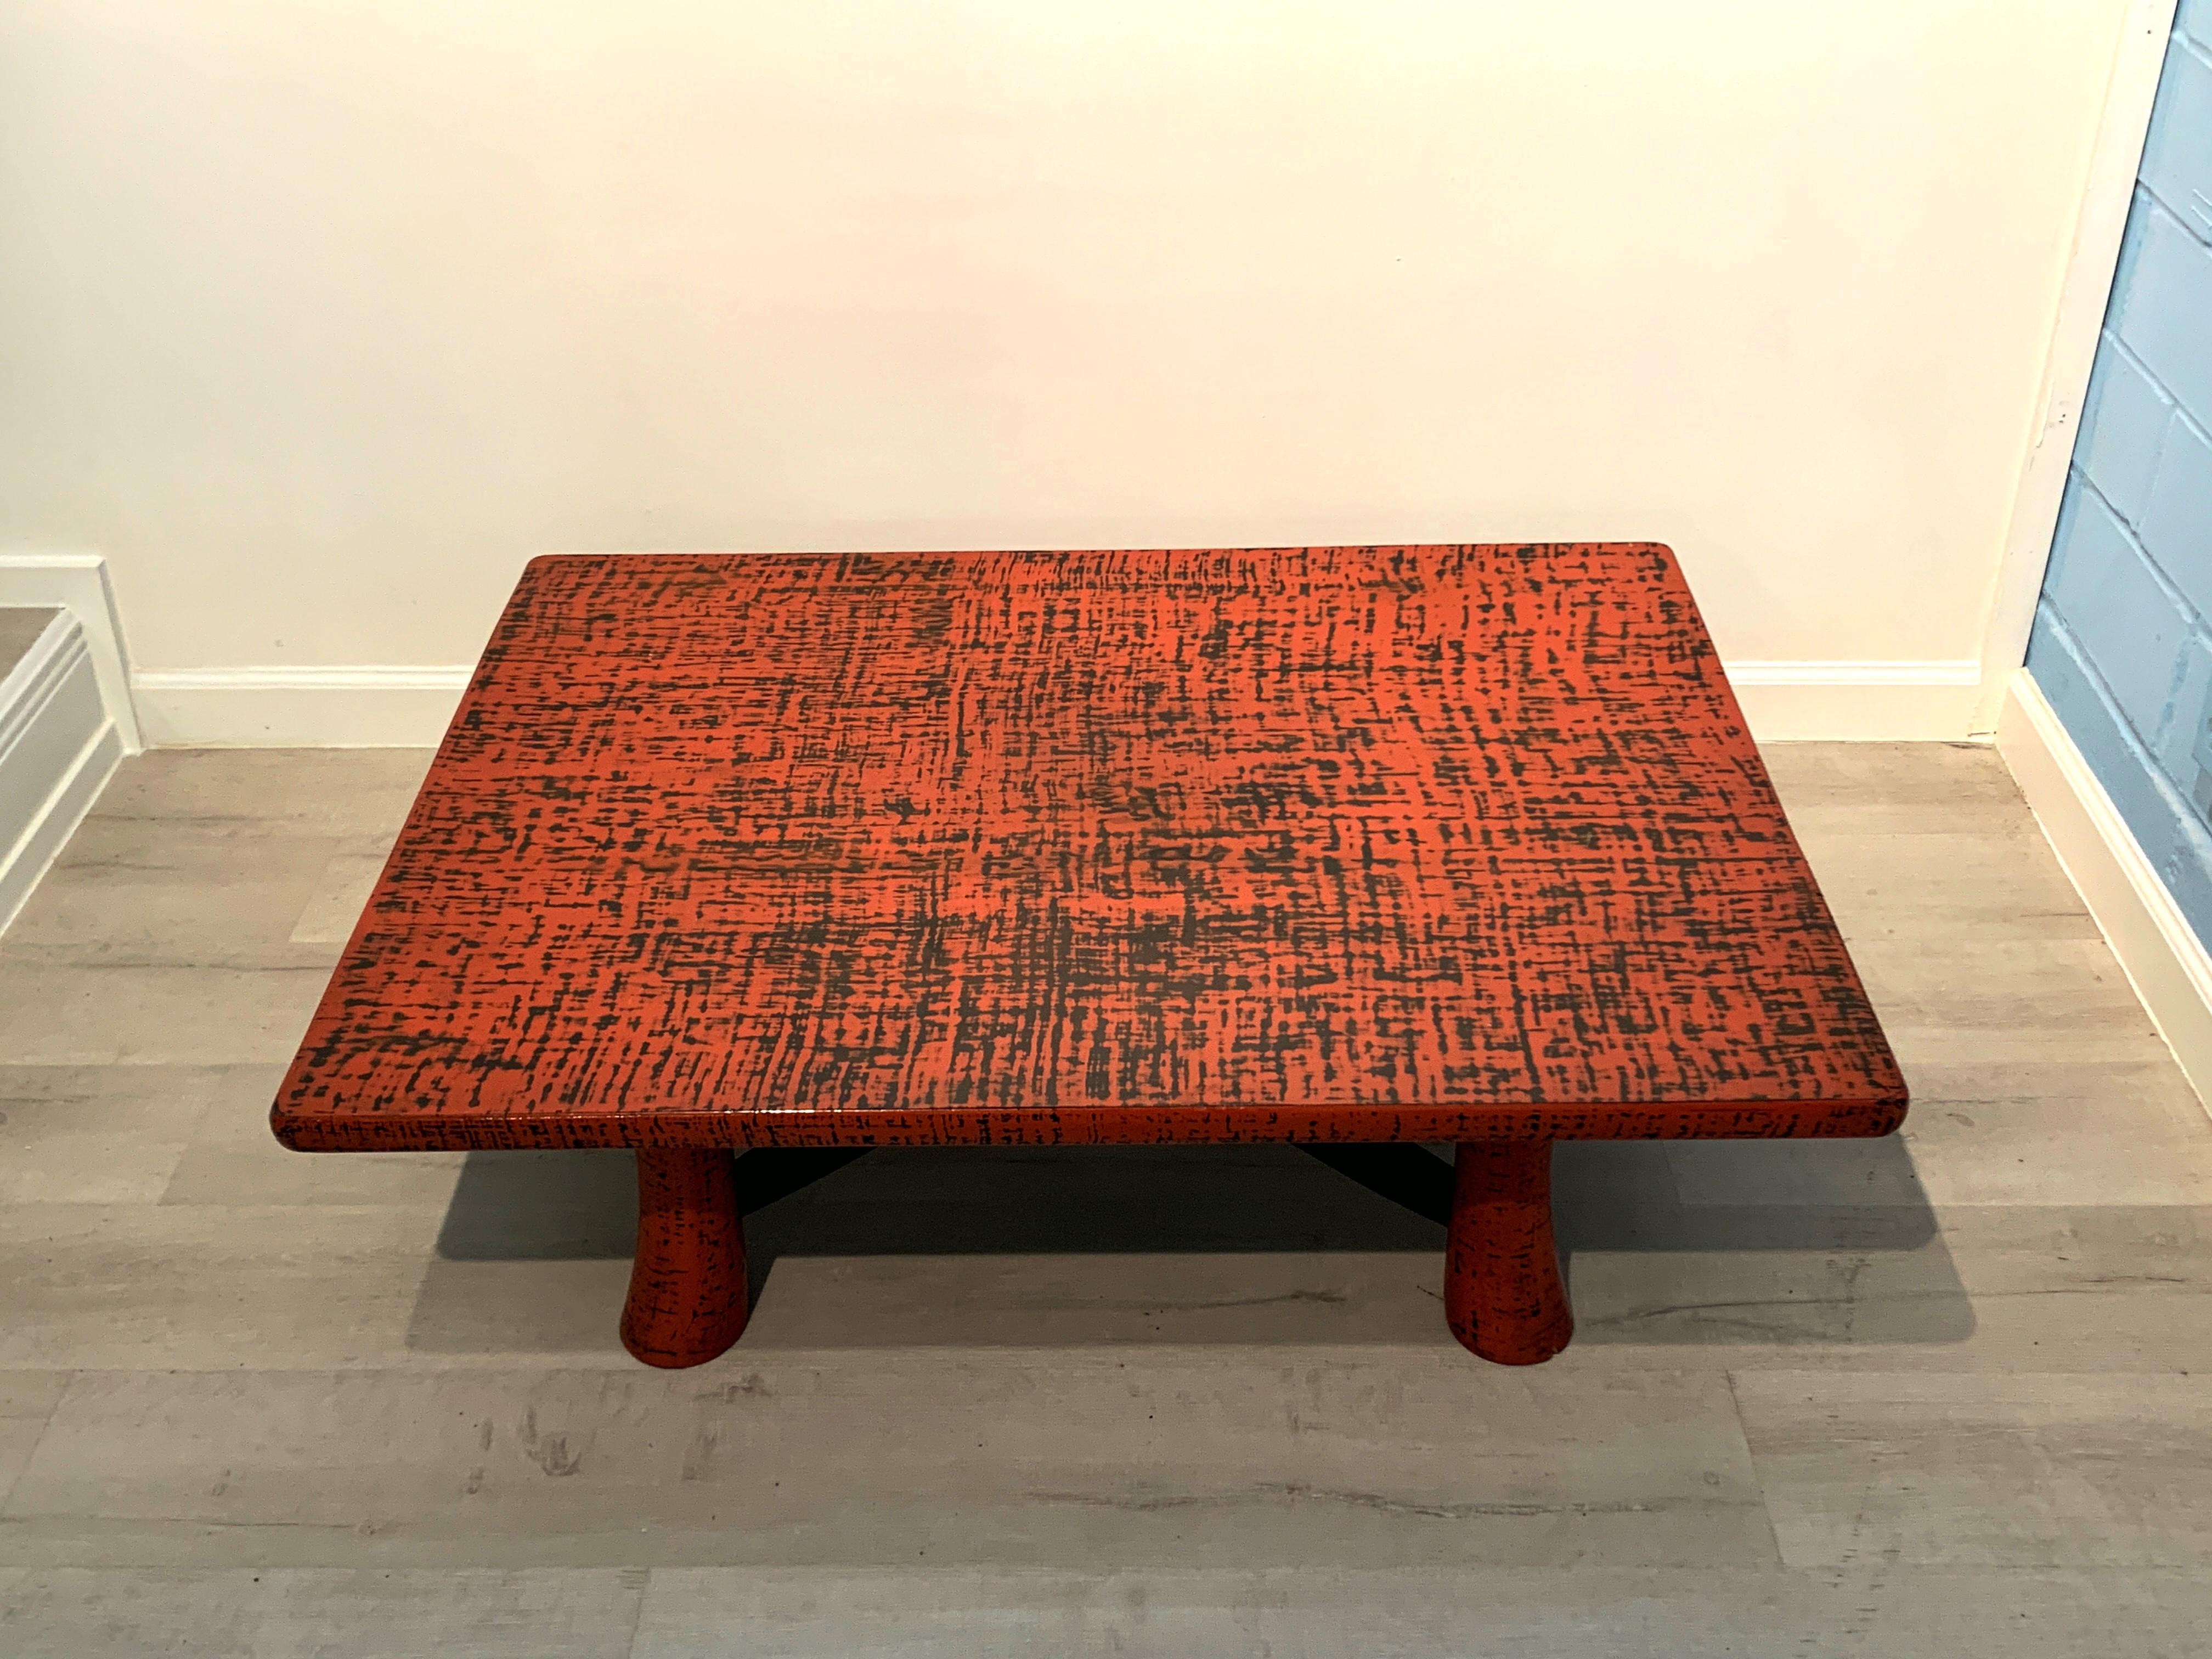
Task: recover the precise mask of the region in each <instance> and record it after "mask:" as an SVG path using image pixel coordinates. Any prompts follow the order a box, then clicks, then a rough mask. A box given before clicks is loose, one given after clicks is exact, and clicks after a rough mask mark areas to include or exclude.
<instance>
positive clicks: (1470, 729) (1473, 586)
mask: <svg viewBox="0 0 2212 1659" xmlns="http://www.w3.org/2000/svg"><path fill="white" fill-rule="evenodd" d="M1904 1115H1905V1085H1904V1083H1903V1080H1902V1079H1901V1078H1900V1077H1899V1073H1898V1070H1897V1066H1896V1064H1895V1062H1894V1061H1893V1060H1892V1058H1891V1055H1890V1052H1889V1048H1888V1046H1887V1043H1885V1042H1884V1041H1883V1039H1882V1035H1881V1027H1880V1025H1879V1024H1877V1022H1876V1020H1875V1015H1874V1012H1873V1010H1872V1009H1871V1008H1870V1007H1869V1005H1868V1001H1867V998H1866V994H1865V992H1864V991H1863V988H1862V987H1861V986H1860V984H1859V980H1858V976H1857V974H1856V973H1855V972H1854V971H1853V969H1852V967H1851V963H1850V957H1849V956H1848V955H1847V954H1846V952H1845V951H1844V945H1843V941H1842V939H1840V938H1839V937H1838V934H1837V932H1836V927H1835V924H1834V922H1833V921H1832V920H1831V919H1830V917H1829V915H1828V910H1827V908H1826V904H1825V903H1824V902H1822V900H1821V897H1820V889H1819V888H1818V886H1817V885H1816V884H1814V879H1813V876H1812V872H1810V871H1809V870H1808V868H1807V867H1806V864H1805V860H1804V857H1803V855H1802V854H1801V853H1800V852H1799V851H1798V848H1797V845H1796V841H1795V840H1794V839H1793V837H1792V836H1791V835H1790V826H1789V824H1788V823H1787V822H1786V821H1785V819H1784V817H1783V812H1782V808H1781V805H1780V804H1779V803H1778V801H1777V800H1776V799H1775V795H1774V790H1773V787H1772V786H1771V784H1770V783H1769V781H1767V776H1766V773H1765V769H1764V768H1763V767H1762V766H1761V764H1760V763H1759V755H1758V753H1757V751H1756V750H1754V749H1753V745H1752V742H1751V738H1749V736H1748V735H1747V733H1746V732H1745V730H1744V726H1743V720H1742V717H1741V714H1739V713H1738V711H1737V708H1736V706H1735V699H1734V697H1733V696H1731V695H1730V693H1729V687H1728V684H1727V682H1726V680H1725V679H1724V678H1723V676H1722V673H1721V669H1720V665H1719V663H1718V662H1717V659H1715V657H1714V654H1713V650H1712V647H1711V642H1710V641H1708V639H1707V638H1706V635H1705V628H1704V625H1703V623H1701V622H1700V621H1699V616H1698V612H1697V608H1696V606H1695V605H1694V604H1693V603H1692V600H1691V598H1690V593H1689V590H1688V589H1687V587H1686V586H1685V585H1684V583H1683V580H1682V577H1681V574H1680V571H1679V570H1678V569H1677V568H1676V567H1675V563H1674V557H1673V556H1672V555H1671V554H1670V553H1669V552H1668V550H1666V549H1665V548H1663V547H1657V546H1652V545H1645V544H1635V545H1607V546H1589V545H1579V544H1577V545H1550V546H1503V547H1466V546H1426V547H1379V548H1348V547H1309V548H1279V549H1271V550H1203V551H1179V552H1159V551H1151V552H1081V553H1068V552H1061V553H1053V552H1038V553H955V554H943V553H923V554H902V555H883V554H842V555H803V556H802V555H763V556H680V557H678V556H657V555H654V556H645V555H632V556H611V557H569V558H545V559H538V560H535V561H533V562H532V563H531V565H530V567H529V568H528V570H527V571H526V574H524V576H523V578H522V580H521V583H520V586H518V587H517V588H516V589H515V592H514V596H513V599H511V600H510V601H509V602H508V604H507V610H506V612H505V614H504V615H503V616H502V617H501V619H500V622H499V625H498V628H497V629H496V631H495V634H494V635H493V637H492V641H491V643H490V646H489V648H488V649H487V650H486V651H485V653H484V657H483V663H482V664H481V665H479V666H478V668H477V671H476V674H475V677H474V678H473V679H472V680H471V683H470V685H469V689H468V692H467V695H466V696H465V697H464V699H463V700H462V702H461V707H460V710H459V714H457V715H456V716H455V718H454V720H453V727H452V729H451V730H450V731H449V732H447V736H446V739H445V742H444V744H442V746H441V748H440V749H439V750H438V754H437V757H436V759H435V761H434V762H433V763H431V767H430V770H429V774H428V777H427V778H426V780H425V781H424V782H423V786H422V794H421V796H420V798H419V799H417V800H416V803H415V806H414V809H413V811H411V812H410V814H409V816H408V819H407V823H406V826H405V828H404V829H402V830H401V832H400V835H399V838H398V844H397V845H396V846H395V847H394V848H393V850H392V857H391V861H390V862H389V863H388V864H387V865H386V867H385V870H384V873H383V877H382V878H381V879H380V881H379V882H378V884H377V886H376V890H375V892H374V896H372V897H371V898H370V900H369V902H368V908H367V909H366V910H365V912H364V913H363V915H362V919H361V922H360V925H359V926H358V927H356V929H355V931H354V934H353V937H352V939H351V940H350V941H349V943H348V945H347V946H346V949H345V953H344V956H343V959H342V960H341V961H340V963H339V964H338V967H337V972H336V973H335V975H333V976H332V978H331V984H330V987H329V989H328V990H327V991H326V992H325V994H324V997H323V1000H322V1003H321V1006H319V1008H318V1009H317V1011H316V1013H315V1016H314V1019H313V1024H311V1025H310V1026H309V1028H308V1030H307V1036H306V1039H305V1041H304V1042H303V1043H302V1045H301V1049H300V1053H299V1056H298V1058H297V1059H296V1060H295V1061H294V1062H293V1065H292V1068H291V1071H290V1073H289V1076H288V1077H287V1078H286V1079H285V1081H284V1085H283V1091H282V1093H281V1095H280V1096H279V1097H278V1100H277V1103H276V1109H275V1113H274V1115H273V1123H274V1127H275V1129H276V1135H277V1138H278V1139H281V1140H282V1141H283V1143H284V1144H285V1145H286V1146H293V1147H297V1148H300V1149H301V1150H303V1151H310V1152H345V1151H391V1150H394V1149H404V1148H458V1147H466V1148H477V1147H547V1146H628V1147H634V1148H635V1149H636V1152H637V1167H638V1183H639V1191H640V1194H641V1215H640V1218H639V1223H638V1244H637V1258H636V1264H635V1268H634V1269H633V1273H632V1278H631V1281H630V1291H629V1304H628V1305H627V1307H626V1308H625V1309H624V1310H623V1322H622V1334H623V1341H624V1343H625V1344H627V1345H628V1346H629V1351H630V1352H632V1353H634V1354H635V1355H636V1356H637V1357H638V1358H640V1359H642V1360H645V1361H646V1362H647V1363H648V1364H656V1365H693V1364H699V1363H700V1362H701V1361H702V1360H707V1359H710V1358H713V1357H714V1356H715V1355H716V1354H718V1353H720V1352H722V1350H723V1349H725V1348H726V1347H727V1346H729V1345H730V1344H731V1343H732V1341H734V1340H736V1339H737V1336H738V1332H739V1331H740V1330H741V1329H742V1328H744V1322H745V1314H746V1299H745V1298H746V1291H745V1274H744V1240H743V1231H742V1226H741V1223H740V1220H739V1216H738V1200H737V1194H736V1187H735V1182H734V1175H733V1162H732V1157H731V1152H732V1149H744V1148H752V1147H798V1146H808V1147H867V1146H946V1145H983V1144H993V1145H996V1144H1004V1143H1010V1142H1026V1143H1050V1144H1059V1143H1067V1144H1085V1145H1091V1144H1098V1143H1117V1144H1127V1143H1138V1142H1170V1141H1173V1142H1203V1141H1255V1140H1281V1141H1295V1142H1304V1143H1308V1144H1316V1143H1345V1142H1378V1141H1451V1142H1455V1143H1456V1144H1457V1146H1458V1153H1457V1164H1456V1176H1455V1184H1454V1188H1453V1200H1452V1207H1451V1218H1450V1224H1449V1234H1448V1239H1449V1242H1448V1245H1447V1250H1446V1255H1445V1267H1444V1286H1445V1298H1444V1304H1445V1312H1446V1316H1447V1318H1448V1320H1449V1324H1450V1327H1451V1330H1452V1333H1453V1334H1454V1335H1455V1336H1456V1337H1457V1338H1458V1339H1459V1340H1461V1341H1462V1342H1463V1343H1465V1344H1466V1345H1467V1346H1468V1347H1470V1348H1472V1349H1473V1350H1474V1352H1476V1353H1478V1354H1480V1355H1482V1356H1484V1357H1485V1358H1490V1359H1495V1360H1500V1361H1504V1362H1506V1363H1509V1364H1528V1363H1532V1362H1534V1361H1537V1360H1541V1359H1545V1358H1549V1357H1550V1356H1551V1355H1553V1354H1554V1353H1556V1352H1559V1349H1560V1348H1561V1347H1563V1346H1565V1343H1566V1341H1567V1339H1568V1336H1569V1334H1570V1333H1571V1328H1572V1319H1571V1315H1570V1314H1569V1311H1568V1308H1567V1303H1566V1297H1565V1291H1564V1290H1563V1288H1562V1286H1561V1284H1560V1280H1559V1262H1558V1258H1557V1255H1555V1253H1554V1250H1553V1239H1552V1216H1551V1196H1550V1183H1551V1155H1552V1143H1553V1141H1554V1140H1558V1139H1643V1138H1650V1137H1704V1136H1778V1135H1879V1134H1885V1133H1888V1132H1889V1131H1890V1130H1892V1129H1893V1128H1895V1127H1897V1125H1898V1124H1899V1121H1901V1120H1902V1119H1903V1117H1904Z"/></svg>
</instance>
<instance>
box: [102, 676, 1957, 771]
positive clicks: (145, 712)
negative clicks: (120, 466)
mask: <svg viewBox="0 0 2212 1659" xmlns="http://www.w3.org/2000/svg"><path fill="white" fill-rule="evenodd" d="M1728 672H1729V683H1730V684H1732V685H1733V686H1734V687H1735V694H1736V700H1737V702H1740V703H1741V704H1742V706H1743V712H1744V717H1745V719H1746V720H1748V721H1749V722H1750V725H1751V729H1752V732H1753V735H1754V736H1756V737H1757V738H1759V740H1760V741H1762V742H1765V743H1782V742H1793V741H1802V740H1805V739H1808V738H1847V739H1848V738H1856V739H1859V740H1861V741H1868V740H1886V741H1891V742H1896V741H1902V740H1915V739H1958V738H1964V737H1965V736H1966V728H1967V726H1968V724H1969V722H1970V720H1971V719H1972V714H1973V708H1974V697H1975V692H1976V689H1977V684H1978V682H1977V678H1976V677H1977V674H1978V667H1977V665H1976V664H1975V663H1973V662H1972V661H1971V660H1961V661H1931V662H1740V663H1731V664H1729V665H1728ZM469 673H470V670H469V669H468V668H467V667H465V666H445V665H431V666H424V667H405V666H382V665H364V666H361V667H352V668H275V667H270V668H191V669H156V670H148V669H142V670H141V671H139V672H138V674H137V676H136V677H135V678H134V679H133V681H132V686H133V688H134V691H135V695H136V698H137V705H138V708H139V711H140V718H141V720H143V724H144V726H145V732H146V739H147V741H148V742H149V743H154V744H167V745H169V746H171V747H177V748H230V747H259V748H280V747H281V748H292V747H297V748H307V749H314V748H340V749H374V748H416V747H420V748H428V747H429V746H430V745H432V744H435V743H436V742H437V741H438V739H439V738H441V737H443V736H444V735H445V731H446V726H447V723H448V722H449V721H451V720H452V719H453V709H454V708H455V706H456V705H457V704H458V703H459V702H460V697H461V692H462V691H463V690H465V688H466V687H467V685H468V683H469Z"/></svg>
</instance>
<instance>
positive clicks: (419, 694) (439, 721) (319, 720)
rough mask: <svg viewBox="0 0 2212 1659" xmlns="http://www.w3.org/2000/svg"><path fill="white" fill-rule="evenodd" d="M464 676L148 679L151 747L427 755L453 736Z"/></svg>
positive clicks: (189, 672) (141, 696) (290, 671)
mask: <svg viewBox="0 0 2212 1659" xmlns="http://www.w3.org/2000/svg"><path fill="white" fill-rule="evenodd" d="M470 672H471V671H470V670H469V669H467V668H465V667H454V668H448V667H427V668H410V667H386V666H380V665H371V666H365V667H358V668H189V669H173V670H143V669H142V670H141V671H139V672H138V674H137V676H136V677H135V678H133V680H132V686H133V690H134V692H135V695H136V697H137V703H138V708H139V710H140V714H141V718H142V720H143V723H144V726H145V731H146V740H147V741H148V742H149V743H152V744H161V745H164V746H166V747H170V748H179V749H228V748H250V749H394V748H425V749H427V748H429V747H431V746H433V745H434V744H436V743H437V741H438V739H439V738H442V737H443V736H445V734H446V726H447V724H448V723H449V722H450V721H451V720H453V710H454V708H456V707H457V706H458V705H459V702H460V700H461V693H462V691H463V690H465V689H466V688H467V686H468V683H469V674H470Z"/></svg>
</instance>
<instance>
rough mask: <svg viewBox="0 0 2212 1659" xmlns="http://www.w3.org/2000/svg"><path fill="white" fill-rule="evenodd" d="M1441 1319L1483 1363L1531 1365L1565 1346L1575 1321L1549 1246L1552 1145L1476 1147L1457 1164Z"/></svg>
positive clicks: (1464, 1150)
mask: <svg viewBox="0 0 2212 1659" xmlns="http://www.w3.org/2000/svg"><path fill="white" fill-rule="evenodd" d="M1444 1318H1445V1319H1446V1320H1447V1321H1448V1322H1449V1323H1450V1325H1451V1333H1452V1334H1453V1335H1454V1336H1455V1337H1457V1338H1458V1339H1459V1340H1460V1341H1461V1342H1462V1344H1463V1345H1464V1346H1467V1347H1469V1348H1472V1349H1473V1350H1474V1352H1477V1353H1479V1354H1480V1355H1481V1356H1482V1357H1483V1358H1485V1359H1494V1360H1496V1361H1497V1362H1498V1364H1501V1365H1534V1364H1537V1363H1538V1362H1539V1361H1541V1360H1546V1359H1549V1358H1551V1357H1552V1356H1553V1354H1555V1353H1557V1352H1559V1350H1560V1349H1562V1348H1564V1347H1565V1346H1567V1339H1568V1338H1569V1337H1571V1336H1572V1335H1573V1334H1575V1316H1574V1314H1573V1312H1572V1311H1571V1310H1570V1309H1569V1308H1568V1306H1567V1292H1566V1287H1565V1286H1564V1285H1561V1284H1560V1283H1559V1250H1558V1249H1557V1247H1556V1246H1555V1245H1554V1244H1553V1242H1552V1143H1551V1142H1550V1141H1548V1140H1477V1141H1470V1142H1468V1143H1466V1144H1464V1145H1462V1146H1461V1147H1460V1149H1459V1158H1458V1160H1457V1162H1456V1164H1455V1166H1454V1178H1453V1182H1452V1213H1451V1231H1450V1232H1449V1234H1448V1235H1447V1236H1446V1238H1445V1241H1444Z"/></svg>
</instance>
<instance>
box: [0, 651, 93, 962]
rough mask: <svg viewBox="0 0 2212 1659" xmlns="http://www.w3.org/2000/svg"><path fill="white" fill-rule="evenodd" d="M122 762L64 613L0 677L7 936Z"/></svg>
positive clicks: (0, 888) (2, 920)
mask: <svg viewBox="0 0 2212 1659" xmlns="http://www.w3.org/2000/svg"><path fill="white" fill-rule="evenodd" d="M122 758H123V736H122V732H120V731H119V730H118V727H117V726H116V723H115V720H114V719H113V718H112V714H110V712H109V710H108V708H107V707H106V702H105V701H104V700H103V699H102V697H101V696H100V676H99V672H98V670H97V668H96V666H95V664H94V658H93V653H92V648H91V644H90V641H88V639H87V637H86V630H85V629H84V628H83V627H82V625H81V624H80V623H79V622H78V621H77V619H76V617H75V616H73V615H72V614H71V613H70V612H69V611H63V612H61V613H60V614H59V615H58V616H57V617H55V618H54V619H53V621H52V622H51V623H48V624H47V626H46V631H45V632H44V633H42V634H40V635H39V637H38V639H37V640H36V641H33V644H32V646H31V648H30V650H29V651H28V652H27V653H25V655H24V657H23V659H22V660H21V662H19V663H17V664H16V665H15V666H14V668H12V669H10V670H9V671H8V672H7V673H6V674H5V676H4V677H0V928H4V927H7V925H8V924H9V922H10V921H14V920H15V913H16V912H17V911H18V910H20V909H21V908H22V905H23V901H24V900H25V899H26V898H27V897H29V896H30V893H31V889H32V888H33V887H34V886H35V885H37V884H38V880H39V878H40V876H42V875H44V874H45V873H46V866H48V865H50V864H52V862H53V860H54V855H55V854H57V853H58V852H60V851H61V849H62V843H63V842H66V841H67V840H68V839H69V838H70V832H71V831H72V830H74V829H76V826H77V824H78V823H80V822H81V821H82V819H83V817H84V815H85V814H86V813H87V812H88V811H90V810H91V808H92V804H93V802H94V800H95V799H98V798H99V795H100V789H101V787H103V786H104V785H105V784H106V782H107V780H108V778H109V777H110V775H112V774H113V772H114V770H115V768H116V765H117V763H118V762H120V761H121V760H122Z"/></svg>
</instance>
